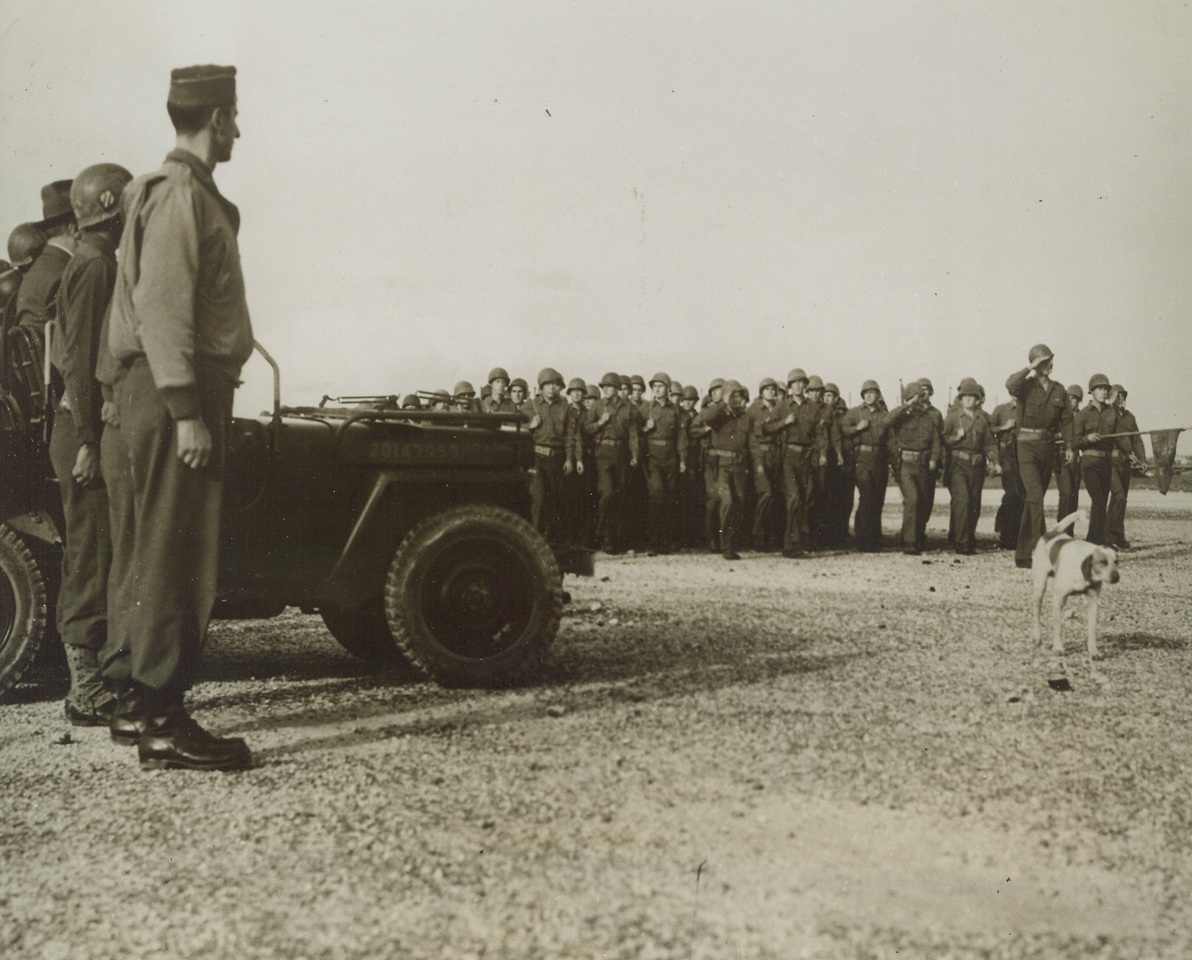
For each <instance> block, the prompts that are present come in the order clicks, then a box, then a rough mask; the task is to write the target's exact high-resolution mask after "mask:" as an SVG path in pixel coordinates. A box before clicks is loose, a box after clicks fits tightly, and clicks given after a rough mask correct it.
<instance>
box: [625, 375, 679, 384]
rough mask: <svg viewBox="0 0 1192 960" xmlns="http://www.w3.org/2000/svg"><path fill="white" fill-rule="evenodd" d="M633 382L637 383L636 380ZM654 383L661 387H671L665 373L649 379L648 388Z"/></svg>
mask: <svg viewBox="0 0 1192 960" xmlns="http://www.w3.org/2000/svg"><path fill="white" fill-rule="evenodd" d="M633 382H634V383H637V380H636V379H635V380H634V381H633ZM656 383H661V384H662V385H663V386H665V387H669V386H670V385H671V378H670V377H669V376H668V375H667V374H665V373H656V374H654V376H652V377H650V386H651V387H652V386H654V384H656ZM643 386H645V384H643Z"/></svg>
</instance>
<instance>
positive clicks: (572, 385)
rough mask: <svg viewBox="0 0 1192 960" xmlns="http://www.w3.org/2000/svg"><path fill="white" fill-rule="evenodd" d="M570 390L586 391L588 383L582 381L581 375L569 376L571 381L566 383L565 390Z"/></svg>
mask: <svg viewBox="0 0 1192 960" xmlns="http://www.w3.org/2000/svg"><path fill="white" fill-rule="evenodd" d="M572 390H579V391H581V392H582V393H587V392H588V385H587V384H586V383H584V380H583V377H572V378H571V381H570V382H569V383H568V384H567V392H568V393H570V392H571V391H572Z"/></svg>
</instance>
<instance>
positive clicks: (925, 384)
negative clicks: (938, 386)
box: [918, 377, 949, 519]
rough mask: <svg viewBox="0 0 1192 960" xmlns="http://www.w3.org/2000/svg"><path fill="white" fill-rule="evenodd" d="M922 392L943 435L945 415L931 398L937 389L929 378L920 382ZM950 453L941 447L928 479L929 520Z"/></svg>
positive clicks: (937, 427) (925, 508) (936, 425)
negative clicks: (937, 485) (936, 487)
mask: <svg viewBox="0 0 1192 960" xmlns="http://www.w3.org/2000/svg"><path fill="white" fill-rule="evenodd" d="M918 383H919V389H920V392H923V391H926V396H927V413H928V414H929V415H930V417H931V419H932V420H934V421H935V429H936V430H937V431H938V432H939V433H940V435H941V436H942V435H943V432H944V415H943V413H942V412H941V411H940V408H939V407H937V406H936V405H935V404H934V403H932V402H931V398H932V397H934V396H935V387H933V386H932V385H931V381H930V380H929V379H928V378H927V377H920V378H919V380H918ZM948 456H949V451H948V448H947V447H946V446H941V447H940V460H939V462H938V463H937V464H936V465H935V466H934V467H933V468H932V470H931V473H930V475H929V476H928V477H927V486H926V488H925V489H926V493H927V498H926V501H925V502H924V504H923V511H924V516H926V517H927V518H928V519H930V517H931V512H932V511H933V510H934V509H935V485H936V482H937V481H938V480H939V478H940V475H941V474H943V473H945V472H946V471H947V469H948Z"/></svg>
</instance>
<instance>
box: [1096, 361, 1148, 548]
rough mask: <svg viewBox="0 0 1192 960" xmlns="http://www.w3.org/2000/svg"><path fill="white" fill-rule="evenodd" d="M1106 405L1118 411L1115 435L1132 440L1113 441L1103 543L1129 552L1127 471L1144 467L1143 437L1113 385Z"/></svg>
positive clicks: (1121, 391)
mask: <svg viewBox="0 0 1192 960" xmlns="http://www.w3.org/2000/svg"><path fill="white" fill-rule="evenodd" d="M1109 402H1110V403H1111V404H1113V407H1114V409H1115V410H1117V415H1118V423H1117V432H1118V433H1131V434H1134V436H1129V437H1116V438H1115V443H1116V444H1117V445H1116V447H1115V448H1114V452H1113V457H1112V461H1113V480H1114V482H1113V483H1112V484H1111V485H1110V488H1109V510H1108V512H1107V515H1106V518H1105V524H1106V526H1105V540H1106V543H1108V544H1110V545H1111V546H1113V547H1114V548H1116V549H1118V550H1129V549H1130V541H1129V540H1127V539H1126V500H1127V499H1128V498H1129V496H1130V467H1131V465H1132V464H1139V465H1140V466H1141V467H1143V468H1145V467H1146V447H1144V446H1143V445H1142V437H1141V435H1139V434H1138V421H1137V420H1136V419H1135V418H1134V414H1132V413H1131V412H1130V411H1129V410H1127V409H1126V388H1125V387H1123V386H1122V385H1121V384H1120V383H1115V384H1114V385H1113V386H1112V387H1111V388H1110V392H1109Z"/></svg>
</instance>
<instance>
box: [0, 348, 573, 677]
mask: <svg viewBox="0 0 1192 960" xmlns="http://www.w3.org/2000/svg"><path fill="white" fill-rule="evenodd" d="M258 350H259V352H260V353H261V354H262V356H263V357H264V358H265V360H266V361H267V362H268V363H269V364H270V366H271V367H272V368H273V383H274V390H273V394H274V399H273V410H272V413H270V414H262V415H261V416H260V417H256V418H239V417H238V418H235V419H234V420H233V422H232V427H231V432H230V439H229V445H228V458H227V468H226V469H227V473H226V482H225V486H224V511H223V522H222V532H221V545H220V580H219V591H218V599H217V601H216V605H215V610H214V616H216V617H223V618H229V619H248V618H263V617H270V616H275V615H276V614H278V613H280V612H281V611H282V610H283V609H285V608H286V607H288V606H294V607H299V608H301V609H302V610H303V611H305V612H308V613H313V612H318V613H319V614H320V615H321V616H322V619H323V622H324V623H325V624H326V625H327V628H328V629H329V630H330V631H331V634H332V635H333V636H334V637H335V639H336V640H337V641H339V643H340V644H341V645H342V646H343V647H344V648H345V649H347V650H348V651H350V652H351V653H353V654H355V655H356V656H358V657H361V658H364V659H366V660H376V661H404V662H406V663H408V665H409V666H410V667H412V668H413V670H414V671H415V672H416V673H417V674H418V675H421V676H423V677H425V678H427V679H434V680H437V681H438V682H440V683H442V684H445V685H450V686H479V687H488V686H498V685H502V684H507V683H509V682H510V681H512V680H513V679H515V678H516V677H518V676H519V675H520V674H521V673H522V672H523V671H525V670H526V669H527V668H528V667H530V666H531V665H532V664H534V663H536V662H538V661H540V660H541V659H542V658H543V655H544V654H545V652H546V650H547V648H548V647H549V646H550V644H551V643H552V642H553V640H554V638H555V635H556V633H557V631H558V626H559V618H560V614H561V611H562V604H563V600H564V591H563V581H562V575H563V574H564V573H575V574H581V575H591V574H592V572H593V560H592V554H591V552H590V551H586V550H583V549H580V548H578V547H574V546H569V545H564V544H548V543H547V541H546V540H545V539H544V538H543V537H542V536H541V535H540V534H539V533H538V531H537V530H535V529H534V527H533V526H532V525H531V524H530V522H529V519H528V518H529V514H530V502H529V486H528V476H529V471H530V469H531V468H532V465H533V459H534V458H533V444H532V440H531V437H530V435H529V433H528V431H527V430H526V429H525V418H524V417H523V416H522V415H521V414H517V413H503V414H482V413H472V412H440V411H409V410H399V409H395V407H396V404H392V405H389V404H386V403H385V402H384V401H383V398H339V400H340V401H341V402H342V403H343V404H344V405H328V401H329V400H330V399H331V398H324V402H323V403H322V404H321V405H319V406H316V407H285V406H282V405H281V402H280V387H279V383H280V374H279V371H278V367H277V364H276V363H275V362H274V360H273V358H272V357H270V356H269V354H268V353H267V352H266V351H265V350H264V349H263V348H261V347H260V345H259V344H258ZM376 401H381V402H376ZM43 474H44V471H43ZM29 486H32V487H33V488H37V489H40V491H42V494H41V502H40V503H39V502H36V501H37V499H38V498H37V497H30V496H23V495H21V493H20V491H19V490H18V489H17V487H18V485H15V484H10V483H9V482H8V480H7V479H6V480H5V488H6V490H5V497H4V502H3V504H2V506H3V508H4V509H3V515H2V519H3V520H4V521H5V522H4V523H0V573H2V574H3V576H0V694H2V693H4V692H5V691H7V690H9V689H10V688H11V687H12V686H13V685H14V684H15V683H16V682H17V681H19V680H20V679H21V677H22V676H23V675H24V674H25V672H26V671H27V670H28V668H29V666H30V665H31V664H32V663H33V662H34V660H35V659H36V658H37V655H38V649H39V648H40V647H42V646H43V644H44V645H45V646H47V647H48V646H57V644H45V643H44V641H45V639H46V637H47V635H49V634H51V633H52V621H53V616H52V612H53V604H54V596H53V595H54V592H55V590H54V579H55V578H54V576H53V574H54V573H55V568H54V564H56V563H57V562H58V558H59V557H60V551H55V550H54V547H53V544H54V542H55V540H56V539H57V529H61V527H60V522H61V521H60V508H59V509H56V506H57V505H56V490H57V487H56V484H55V483H54V482H53V480H52V478H44V477H43V481H42V482H41V483H40V484H37V483H34V484H32V485H29V484H25V485H24V487H29Z"/></svg>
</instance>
